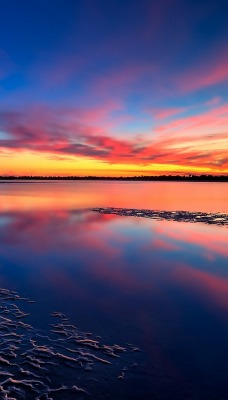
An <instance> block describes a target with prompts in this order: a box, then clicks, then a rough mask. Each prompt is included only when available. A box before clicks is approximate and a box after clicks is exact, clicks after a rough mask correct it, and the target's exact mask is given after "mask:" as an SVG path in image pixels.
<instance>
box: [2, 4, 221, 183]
mask: <svg viewBox="0 0 228 400" xmlns="http://www.w3.org/2000/svg"><path fill="white" fill-rule="evenodd" d="M227 16H228V2H227V0H159V1H158V0H20V1H18V0H7V2H4V4H2V6H1V14H0V175H12V174H13V175H62V176H65V175H79V176H83V175H98V176H133V175H160V174H228V51H227V43H228V17H227Z"/></svg>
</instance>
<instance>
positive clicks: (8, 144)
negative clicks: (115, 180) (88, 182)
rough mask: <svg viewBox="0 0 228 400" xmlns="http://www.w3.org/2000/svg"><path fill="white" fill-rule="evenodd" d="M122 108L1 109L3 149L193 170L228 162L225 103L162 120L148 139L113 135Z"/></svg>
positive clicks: (224, 165)
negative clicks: (177, 117) (153, 164)
mask: <svg viewBox="0 0 228 400" xmlns="http://www.w3.org/2000/svg"><path fill="white" fill-rule="evenodd" d="M119 107H120V105H119V104H118V103H110V104H107V105H106V106H103V107H101V108H100V109H99V108H97V109H87V110H80V109H75V110H73V109H69V110H66V109H65V110H54V109H50V108H46V107H42V106H40V107H36V108H35V107H33V108H32V107H30V108H27V109H26V111H24V112H22V111H21V112H2V113H1V114H0V126H1V130H2V131H3V132H6V137H5V138H3V139H1V141H0V148H1V149H2V150H4V149H8V150H11V151H22V150H26V149H27V150H30V151H36V152H40V153H48V154H49V155H50V154H51V155H52V156H54V157H60V159H61V157H63V160H64V159H65V158H67V157H69V158H72V157H76V156H79V157H89V158H92V159H95V160H101V161H103V162H106V163H109V164H116V163H124V164H126V165H127V164H131V165H132V164H134V165H139V166H146V165H148V166H149V165H150V164H151V163H158V164H167V165H169V164H175V165H180V166H181V165H185V166H189V170H191V167H205V166H206V167H208V168H211V169H212V170H217V171H220V170H222V169H225V168H227V167H228V156H227V141H228V135H227V133H226V132H227V131H226V127H227V121H226V113H227V110H228V108H227V105H222V106H220V107H217V108H215V109H213V110H211V111H210V112H205V113H204V114H201V115H197V116H190V117H184V118H179V119H176V120H175V121H171V122H170V123H168V124H166V125H163V126H162V125H158V126H157V127H156V129H155V130H154V132H155V133H156V136H155V135H153V137H152V138H150V137H149V135H148V137H147V138H144V139H143V138H141V137H140V138H137V137H125V138H123V137H117V136H115V135H114V134H110V131H109V129H110V125H112V118H111V117H112V112H113V111H114V110H116V109H118V108H119ZM114 120H115V119H114ZM167 168H168V167H167Z"/></svg>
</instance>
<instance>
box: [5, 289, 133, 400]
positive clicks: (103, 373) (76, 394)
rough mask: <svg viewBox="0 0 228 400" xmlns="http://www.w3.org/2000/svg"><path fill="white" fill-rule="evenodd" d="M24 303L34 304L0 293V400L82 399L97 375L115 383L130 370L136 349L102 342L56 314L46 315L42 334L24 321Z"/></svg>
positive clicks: (10, 293) (95, 384)
mask: <svg viewBox="0 0 228 400" xmlns="http://www.w3.org/2000/svg"><path fill="white" fill-rule="evenodd" d="M23 302H26V303H33V301H31V300H30V299H28V298H25V297H21V296H19V295H18V294H17V293H16V292H15V291H9V290H8V289H0V399H7V400H20V399H28V400H29V399H34V400H47V399H69V400H70V399H75V398H77V399H84V398H88V396H90V395H91V396H92V397H93V390H97V387H98V386H99V384H100V382H99V381H100V379H102V377H105V380H106V381H107V376H108V379H112V380H113V381H116V383H118V384H120V382H121V380H123V379H126V378H127V376H128V374H131V373H132V372H134V371H135V369H136V367H137V365H138V364H137V363H136V362H135V361H136V358H137V352H138V351H140V350H139V349H138V348H136V347H134V346H133V345H131V344H127V345H126V346H124V347H122V346H119V345H117V344H113V345H109V344H104V343H103V340H102V338H100V337H98V336H96V337H94V336H93V335H92V333H90V332H87V333H85V332H81V331H79V329H78V328H77V327H76V326H75V325H74V324H72V323H71V321H69V319H68V318H67V317H66V316H65V315H64V314H62V313H61V312H53V313H52V314H51V316H50V326H49V328H48V330H47V332H46V331H45V332H44V331H41V330H38V329H36V328H35V327H33V326H31V325H30V324H29V323H27V322H25V321H26V319H28V318H29V313H25V312H23V311H22V310H21V308H19V306H18V304H21V303H23ZM26 308H28V305H27V307H26ZM30 308H31V312H32V304H31V305H30Z"/></svg>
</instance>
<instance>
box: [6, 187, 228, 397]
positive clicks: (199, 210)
mask: <svg viewBox="0 0 228 400" xmlns="http://www.w3.org/2000/svg"><path fill="white" fill-rule="evenodd" d="M227 374H228V183H225V182H224V183H218V182H211V183H210V182H205V183H203V182H130V181H129V182H127V181H124V182H120V181H92V180H91V181H88V180H87V181H36V182H33V181H17V182H7V181H3V182H1V183H0V399H16V400H20V399H26V400H30V399H31V400H33V399H34V400H48V399H54V400H55V399H64V400H65V399H66V400H71V399H89V398H91V399H95V400H96V399H97V400H100V399H105V400H114V399H115V400H118V399H120V400H122V399H123V400H125V399H126V400H130V399H132V400H141V399H142V400H143V399H147V400H150V399H151V400H152V399H153V400H227V399H228V378H227V377H228V375H227Z"/></svg>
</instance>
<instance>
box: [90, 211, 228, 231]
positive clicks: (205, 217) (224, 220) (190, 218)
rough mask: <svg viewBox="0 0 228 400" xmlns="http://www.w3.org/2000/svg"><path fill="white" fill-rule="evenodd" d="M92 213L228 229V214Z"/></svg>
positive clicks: (165, 212)
mask: <svg viewBox="0 0 228 400" xmlns="http://www.w3.org/2000/svg"><path fill="white" fill-rule="evenodd" d="M91 211H95V212H99V213H102V214H116V215H121V216H126V217H127V216H129V217H141V218H151V219H157V220H171V221H178V222H195V223H196V222H202V223H204V224H209V225H217V226H226V227H228V214H225V213H203V212H189V211H158V210H140V209H135V208H114V207H106V208H101V207H100V208H99V207H98V208H91Z"/></svg>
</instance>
